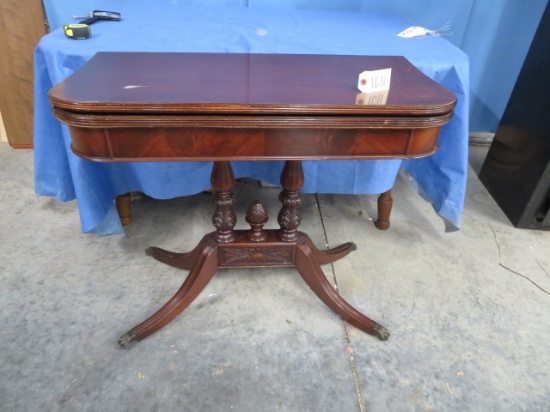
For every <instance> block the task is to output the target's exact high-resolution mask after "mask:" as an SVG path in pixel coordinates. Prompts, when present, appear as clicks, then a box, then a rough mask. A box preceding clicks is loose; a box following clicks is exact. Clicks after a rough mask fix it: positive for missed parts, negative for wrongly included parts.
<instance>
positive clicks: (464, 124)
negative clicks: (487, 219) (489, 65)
mask: <svg viewBox="0 0 550 412" xmlns="http://www.w3.org/2000/svg"><path fill="white" fill-rule="evenodd" d="M105 9H107V10H112V11H117V12H120V13H122V21H120V22H98V23H95V24H93V25H92V26H91V29H92V37H91V38H89V39H87V40H72V39H69V38H67V37H65V35H64V34H63V31H62V30H61V29H58V30H55V31H53V32H51V33H50V34H48V35H46V36H44V37H43V38H42V40H41V41H40V43H39V44H38V46H37V48H36V51H35V125H34V139H35V140H34V146H35V151H34V153H35V190H36V192H37V193H38V194H40V195H46V196H55V197H56V198H57V199H59V200H61V201H69V200H72V199H75V198H76V199H78V208H79V212H80V217H81V225H82V230H83V231H84V232H91V233H102V234H105V233H121V232H122V226H121V224H120V222H119V220H118V218H117V215H116V212H115V209H114V202H113V199H114V198H115V197H116V196H117V195H120V194H123V193H127V192H132V191H141V192H143V193H145V194H147V195H149V196H151V197H154V198H158V199H166V198H173V197H177V196H183V195H189V194H194V193H198V192H200V191H203V190H206V189H208V188H209V187H210V171H211V167H212V164H211V163H209V162H169V163H158V162H142V163H138V162H134V163H94V162H91V161H87V160H83V159H80V158H78V157H77V156H75V155H74V154H73V153H72V152H71V150H70V136H69V134H68V130H67V128H66V127H65V126H64V125H61V123H59V122H58V121H57V120H56V119H55V118H54V117H53V114H52V112H51V106H50V104H49V102H48V99H47V92H48V90H49V89H50V88H51V87H52V86H53V85H55V84H57V83H59V82H61V81H62V80H63V79H65V78H66V77H67V76H69V75H70V74H72V73H73V72H74V71H76V70H78V69H79V68H80V67H81V66H82V65H83V64H84V63H85V62H87V61H88V60H89V59H90V58H91V57H92V56H93V55H94V54H95V53H96V52H98V51H145V52H147V51H150V52H153V51H155V52H161V51H162V52H227V53H301V54H337V55H338V54H348V55H402V56H405V57H406V58H407V59H409V60H410V61H411V62H412V63H413V64H414V65H416V66H417V67H418V68H419V69H420V70H421V71H423V72H424V73H425V74H426V75H428V76H429V77H431V78H433V79H434V80H436V81H437V82H439V83H440V84H441V85H443V86H445V87H447V88H448V89H450V90H452V91H453V92H454V93H455V94H456V95H457V97H458V104H457V106H456V109H455V114H454V117H453V119H452V120H451V121H450V122H449V123H448V124H447V125H445V126H443V128H442V131H441V135H440V139H439V150H438V152H437V153H436V154H435V155H433V156H430V157H427V158H422V159H414V160H406V161H401V160H383V161H306V162H304V172H305V186H304V189H303V191H304V192H310V193H311V192H317V193H348V194H377V193H381V192H384V191H386V190H388V189H390V188H391V187H392V185H393V182H394V180H395V178H396V176H397V173H398V171H399V169H400V168H404V169H405V170H406V171H407V172H408V173H409V175H410V176H411V177H412V178H413V180H414V182H415V187H418V191H419V192H420V193H421V194H422V195H423V196H424V197H425V198H426V199H428V200H429V201H430V202H431V203H432V204H433V206H434V209H435V211H436V212H437V213H438V214H439V215H440V216H441V217H442V218H443V219H444V220H445V222H446V224H447V226H446V227H447V229H448V230H452V229H457V228H458V227H459V226H460V215H461V212H462V207H463V203H464V195H465V185H466V172H467V151H468V95H467V93H468V90H469V85H468V81H469V77H468V58H467V56H466V55H465V54H464V53H463V52H461V51H460V50H459V49H458V48H456V47H455V46H453V45H452V44H450V43H449V42H448V41H446V40H445V39H443V38H439V37H431V36H426V37H419V38H412V39H403V38H401V37H397V36H396V34H397V33H399V32H400V31H402V30H404V29H405V28H407V27H409V26H410V25H411V23H410V22H409V21H407V20H404V19H401V18H397V17H392V16H388V15H380V14H373V13H368V12H346V11H322V10H288V9H286V10H284V9H276V8H262V7H254V8H248V7H241V6H200V5H193V4H182V2H179V1H163V2H151V1H146V0H134V1H132V2H120V3H116V2H114V3H113V4H112V6H110V7H105ZM97 87H106V86H105V85H100V84H98V85H97ZM233 168H234V171H235V175H236V177H244V176H247V177H252V178H256V179H260V180H264V181H267V182H270V183H273V184H278V182H279V174H280V171H281V169H282V162H267V161H266V162H263V161H262V162H233Z"/></svg>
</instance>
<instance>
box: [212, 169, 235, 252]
mask: <svg viewBox="0 0 550 412" xmlns="http://www.w3.org/2000/svg"><path fill="white" fill-rule="evenodd" d="M210 183H211V184H212V189H213V190H214V204H215V205H216V210H215V211H214V214H213V215H212V224H213V225H214V226H215V227H216V235H215V239H216V241H218V242H220V243H229V242H232V241H233V240H235V233H234V232H233V228H234V227H235V224H236V223H237V216H236V215H235V211H234V210H233V205H234V204H235V196H234V195H233V188H234V187H235V175H234V174H233V169H232V168H231V163H230V162H214V168H213V169H212V176H211V179H210Z"/></svg>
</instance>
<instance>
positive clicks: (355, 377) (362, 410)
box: [315, 193, 367, 412]
mask: <svg viewBox="0 0 550 412" xmlns="http://www.w3.org/2000/svg"><path fill="white" fill-rule="evenodd" d="M315 202H316V204H317V211H318V213H319V218H320V220H321V228H322V229H323V238H324V241H325V249H328V248H329V243H328V234H327V230H326V226H325V221H324V219H323V213H322V209H321V202H320V201H319V196H318V194H317V193H316V194H315ZM330 271H331V273H332V281H333V286H334V288H335V289H336V291H337V292H339V287H338V280H337V278H336V270H335V269H334V264H333V263H331V264H330ZM340 319H341V320H342V330H343V334H344V340H345V342H346V352H347V353H348V360H349V363H350V367H351V373H352V375H353V383H354V385H355V394H356V395H357V400H358V402H359V410H360V412H367V408H366V404H365V398H364V397H363V391H362V388H361V382H360V380H359V374H358V372H357V364H356V363H355V357H354V356H353V347H352V346H351V341H350V336H349V332H348V327H347V323H346V321H345V320H344V319H342V318H340Z"/></svg>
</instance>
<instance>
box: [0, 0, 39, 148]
mask: <svg viewBox="0 0 550 412" xmlns="http://www.w3.org/2000/svg"><path fill="white" fill-rule="evenodd" d="M44 34H46V25H45V17H44V9H43V7H42V2H40V1H38V0H2V1H0V55H1V56H2V58H0V90H2V93H0V111H1V112H2V117H3V119H4V125H5V128H6V133H7V135H8V141H9V143H10V144H11V145H12V146H13V147H31V146H32V143H33V96H34V91H33V53H34V48H35V47H36V45H37V43H38V41H39V40H40V38H41V37H42V36H43V35H44Z"/></svg>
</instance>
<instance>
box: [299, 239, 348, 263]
mask: <svg viewBox="0 0 550 412" xmlns="http://www.w3.org/2000/svg"><path fill="white" fill-rule="evenodd" d="M304 240H305V243H306V245H307V247H308V248H309V250H310V251H311V255H312V256H313V259H314V260H315V261H316V262H317V263H318V264H319V265H326V264H327V263H332V262H336V261H337V260H338V259H340V258H343V257H344V256H346V255H348V254H349V253H350V252H353V251H354V250H356V249H357V245H356V244H355V243H353V242H348V243H344V244H342V245H340V246H336V247H334V248H332V249H327V250H322V249H318V248H317V246H315V244H314V243H313V241H312V240H311V239H310V238H309V236H305V239H304Z"/></svg>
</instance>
